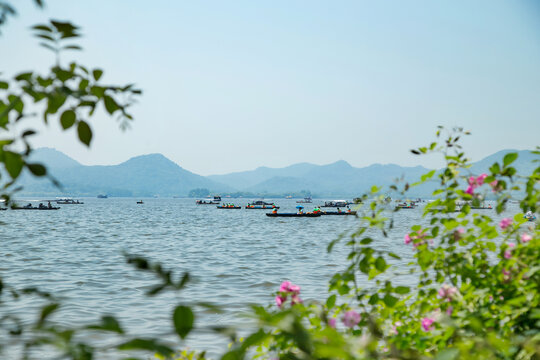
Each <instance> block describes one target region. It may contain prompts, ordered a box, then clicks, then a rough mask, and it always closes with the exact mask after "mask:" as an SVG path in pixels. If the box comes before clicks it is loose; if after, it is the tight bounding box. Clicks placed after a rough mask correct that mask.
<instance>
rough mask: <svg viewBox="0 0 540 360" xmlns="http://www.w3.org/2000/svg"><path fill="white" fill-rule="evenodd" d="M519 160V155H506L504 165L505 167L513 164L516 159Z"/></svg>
mask: <svg viewBox="0 0 540 360" xmlns="http://www.w3.org/2000/svg"><path fill="white" fill-rule="evenodd" d="M517 158H518V154H517V153H508V154H506V155H504V158H503V164H504V166H505V167H506V166H508V165H510V164H511V163H513V162H514V161H515V160H516V159H517Z"/></svg>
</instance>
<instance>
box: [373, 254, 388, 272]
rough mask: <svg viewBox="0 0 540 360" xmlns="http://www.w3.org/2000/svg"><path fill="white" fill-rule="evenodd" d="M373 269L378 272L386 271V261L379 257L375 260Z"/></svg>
mask: <svg viewBox="0 0 540 360" xmlns="http://www.w3.org/2000/svg"><path fill="white" fill-rule="evenodd" d="M375 267H376V268H377V270H379V271H380V272H383V271H385V270H386V260H384V258H383V257H381V256H379V257H378V258H377V260H375Z"/></svg>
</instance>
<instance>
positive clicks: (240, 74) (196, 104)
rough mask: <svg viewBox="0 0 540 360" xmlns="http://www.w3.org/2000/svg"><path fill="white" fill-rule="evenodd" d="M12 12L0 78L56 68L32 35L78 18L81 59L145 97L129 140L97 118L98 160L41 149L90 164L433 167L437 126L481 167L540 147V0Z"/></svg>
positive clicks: (198, 168)
mask: <svg viewBox="0 0 540 360" xmlns="http://www.w3.org/2000/svg"><path fill="white" fill-rule="evenodd" d="M15 3H17V5H18V6H19V12H20V15H19V17H18V18H15V19H11V20H10V22H9V24H8V25H7V26H5V27H4V29H3V35H2V36H1V37H0V71H2V72H4V73H5V74H13V73H15V72H18V71H22V70H26V69H32V68H36V67H38V68H41V69H45V66H46V65H47V64H48V63H52V61H53V57H52V55H51V54H49V53H48V52H47V51H46V50H44V49H42V48H40V47H38V46H37V41H36V40H35V39H33V38H32V37H31V35H30V32H29V30H28V27H29V26H30V25H32V24H35V23H37V22H43V21H45V20H46V19H48V18H55V19H60V20H63V19H71V20H72V21H73V22H75V23H77V24H78V25H80V26H81V27H82V28H83V33H84V38H83V39H82V40H81V44H82V46H83V47H84V49H85V50H84V52H82V53H72V54H71V55H70V56H74V57H75V58H76V59H77V60H80V62H82V63H83V64H86V65H89V66H100V67H102V68H104V69H105V71H106V73H105V80H107V81H110V82H117V83H129V82H135V83H137V84H138V85H139V86H140V87H141V88H142V89H143V90H144V96H143V97H142V98H141V99H140V103H139V104H138V105H137V106H136V107H135V108H134V114H135V117H136V121H135V122H134V123H133V126H132V128H131V130H129V131H127V132H125V133H122V132H121V131H120V130H118V126H117V124H116V123H115V122H114V121H113V120H108V119H106V118H105V116H104V115H102V114H100V115H99V116H98V117H97V118H96V119H95V120H94V122H93V128H94V132H95V140H94V142H93V144H92V148H91V150H86V149H85V148H84V147H83V146H81V145H80V144H78V143H76V142H75V141H74V136H75V135H74V134H73V133H71V132H70V133H69V134H60V132H59V131H58V125H57V124H54V125H52V126H51V127H50V128H49V129H48V130H42V134H41V136H40V137H37V138H36V139H35V141H34V144H35V146H49V147H55V148H57V149H58V150H61V151H63V152H65V153H66V154H68V155H70V156H72V157H73V158H75V159H76V160H79V161H81V162H82V163H84V164H116V163H119V162H122V161H125V160H127V159H128V158H130V157H132V156H136V155H140V154H146V153H162V154H164V155H165V156H167V157H168V158H170V159H172V160H173V161H175V162H177V163H178V164H179V165H180V166H182V167H184V168H186V169H188V170H190V171H194V172H196V173H199V174H203V175H208V174H215V173H225V172H231V171H239V170H248V169H253V168H255V167H257V166H262V165H264V166H270V167H281V166H286V165H290V164H293V163H297V162H312V163H316V164H326V163H331V162H334V161H337V160H340V159H343V160H346V161H348V162H350V163H351V164H352V165H354V166H366V165H370V164H372V163H397V164H400V165H417V164H422V165H425V166H435V165H436V164H437V163H436V160H435V159H429V158H418V157H414V156H412V155H410V153H409V151H408V150H409V149H410V148H413V147H416V146H420V145H425V144H427V143H429V142H430V141H431V140H432V139H433V134H434V132H435V128H436V126H437V125H439V124H440V125H445V126H454V125H460V126H463V127H465V128H467V129H469V130H471V131H472V132H473V136H472V137H471V138H470V139H469V140H467V141H466V143H465V145H466V151H467V152H468V153H469V154H470V155H471V156H472V157H473V158H474V159H477V160H479V159H480V158H482V157H484V156H486V155H489V154H491V153H493V152H495V151H498V150H501V149H504V148H516V149H526V148H533V147H535V146H536V145H540V141H539V139H540V6H539V5H538V3H539V2H538V1H534V0H528V1H526V0H523V1H520V0H515V1H511V0H506V1H498V0H486V1H480V0H479V1H455V0H453V1H429V0H424V1H419V0H418V1H404V0H396V1H291V0H287V1H253V0H250V1H247V0H246V1H223V0H220V1H164V0H161V1H138V0H116V1H111V0H93V1H89V0H88V1H73V0H49V1H48V6H47V8H46V10H45V11H40V10H37V9H35V8H34V7H32V6H31V5H30V4H31V2H30V0H28V1H25V2H24V3H23V2H22V1H19V0H17V1H15ZM19 3H22V4H20V5H19Z"/></svg>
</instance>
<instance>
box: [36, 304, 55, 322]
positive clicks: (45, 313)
mask: <svg viewBox="0 0 540 360" xmlns="http://www.w3.org/2000/svg"><path fill="white" fill-rule="evenodd" d="M59 306H60V305H59V304H56V303H52V304H48V305H46V306H44V307H43V308H42V309H41V314H40V315H39V321H38V327H40V326H42V325H43V324H44V323H45V321H47V318H48V317H49V316H50V315H51V314H52V313H53V312H55V311H56V310H57V309H58V307H59Z"/></svg>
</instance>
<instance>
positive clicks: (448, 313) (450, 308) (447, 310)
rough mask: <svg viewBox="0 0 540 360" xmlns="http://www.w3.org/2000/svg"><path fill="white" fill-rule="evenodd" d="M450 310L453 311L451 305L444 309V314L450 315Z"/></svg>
mask: <svg viewBox="0 0 540 360" xmlns="http://www.w3.org/2000/svg"><path fill="white" fill-rule="evenodd" d="M452 311H454V308H453V307H452V306H449V307H448V309H446V315H448V316H452Z"/></svg>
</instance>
